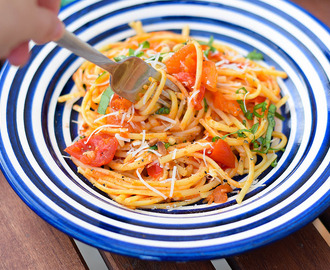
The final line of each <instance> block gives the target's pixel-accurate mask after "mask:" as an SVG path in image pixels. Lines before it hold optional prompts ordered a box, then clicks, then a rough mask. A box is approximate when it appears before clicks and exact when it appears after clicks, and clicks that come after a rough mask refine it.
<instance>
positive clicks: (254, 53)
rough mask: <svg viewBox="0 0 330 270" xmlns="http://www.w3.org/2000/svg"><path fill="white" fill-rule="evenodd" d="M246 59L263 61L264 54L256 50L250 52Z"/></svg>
mask: <svg viewBox="0 0 330 270" xmlns="http://www.w3.org/2000/svg"><path fill="white" fill-rule="evenodd" d="M246 58H248V59H250V60H263V59H264V56H263V54H262V53H260V52H257V51H256V50H253V51H252V52H249V53H248V55H247V56H246Z"/></svg>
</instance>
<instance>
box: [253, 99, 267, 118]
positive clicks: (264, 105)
mask: <svg viewBox="0 0 330 270" xmlns="http://www.w3.org/2000/svg"><path fill="white" fill-rule="evenodd" d="M259 109H261V111H262V114H259V113H258V112H257V110H259ZM266 109H267V103H266V102H261V103H259V104H257V105H255V106H254V107H253V114H254V115H255V116H256V117H258V118H263V117H264V116H265V111H266Z"/></svg>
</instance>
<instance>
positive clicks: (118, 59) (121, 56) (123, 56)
mask: <svg viewBox="0 0 330 270" xmlns="http://www.w3.org/2000/svg"><path fill="white" fill-rule="evenodd" d="M125 58H126V55H118V56H116V57H114V58H113V60H115V61H116V62H119V61H121V60H123V59H125Z"/></svg>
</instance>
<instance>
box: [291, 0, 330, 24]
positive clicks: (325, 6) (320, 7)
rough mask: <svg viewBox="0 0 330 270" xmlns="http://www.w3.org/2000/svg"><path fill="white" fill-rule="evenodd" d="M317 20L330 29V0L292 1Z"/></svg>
mask: <svg viewBox="0 0 330 270" xmlns="http://www.w3.org/2000/svg"><path fill="white" fill-rule="evenodd" d="M292 2H293V3H295V4H297V5H299V6H301V7H302V8H304V9H305V10H307V11H308V12H310V13H311V14H312V15H314V16H315V17H316V18H317V19H319V20H320V21H322V22H323V23H324V24H326V25H327V26H329V27H330V16H329V14H330V1H329V0H292Z"/></svg>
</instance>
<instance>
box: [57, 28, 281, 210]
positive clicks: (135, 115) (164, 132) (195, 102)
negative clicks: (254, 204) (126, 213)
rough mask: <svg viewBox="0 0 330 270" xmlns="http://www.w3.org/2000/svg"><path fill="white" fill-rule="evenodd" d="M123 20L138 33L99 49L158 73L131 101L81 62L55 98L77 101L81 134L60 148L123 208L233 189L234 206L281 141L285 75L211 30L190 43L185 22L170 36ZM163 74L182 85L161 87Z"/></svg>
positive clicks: (213, 199) (188, 200)
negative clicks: (68, 87)
mask: <svg viewBox="0 0 330 270" xmlns="http://www.w3.org/2000/svg"><path fill="white" fill-rule="evenodd" d="M131 26H132V28H133V29H135V31H136V33H137V35H136V36H133V37H131V38H128V39H127V40H125V41H123V42H117V43H113V44H109V45H108V46H106V47H105V48H103V50H102V52H103V53H104V54H105V55H106V56H107V57H109V58H110V59H112V60H114V61H120V60H121V59H123V58H125V57H128V56H138V57H141V58H142V59H144V60H145V61H146V62H147V63H149V64H150V65H151V66H153V67H154V68H156V69H157V70H158V71H159V72H160V73H161V75H162V77H161V80H160V81H155V80H154V79H152V78H150V84H148V85H146V86H145V91H144V94H143V95H142V96H141V98H140V99H139V101H138V102H136V103H135V104H133V103H131V102H130V101H128V100H125V99H123V98H121V97H119V96H118V95H117V94H115V93H113V92H112V90H111V89H110V88H109V76H110V75H109V74H108V73H107V72H104V71H103V70H102V69H101V68H99V67H97V66H95V65H94V64H92V63H89V62H85V63H84V64H82V66H81V67H80V68H79V69H78V70H77V71H76V72H75V74H74V75H73V79H74V81H75V85H76V88H77V91H76V92H74V93H71V94H69V95H66V96H61V97H60V98H59V101H60V102H64V101H66V100H68V99H71V98H76V97H82V98H83V99H82V103H81V105H80V106H76V107H75V109H76V110H78V111H79V112H80V114H81V116H82V119H83V124H82V128H81V130H80V133H81V134H80V139H79V140H77V141H76V142H75V143H73V144H72V145H70V146H68V147H67V148H66V149H65V151H66V152H67V153H69V154H70V155H71V157H72V160H73V162H74V163H75V164H76V165H77V167H78V172H79V173H81V174H82V175H83V176H85V177H86V178H87V179H88V180H89V181H90V182H91V183H92V184H93V185H94V186H95V187H97V188H98V189H100V190H102V191H103V192H105V193H107V194H108V195H109V196H110V197H111V198H112V199H113V200H115V201H116V202H118V203H120V204H122V205H125V206H127V207H130V208H151V209H153V208H170V207H179V206H183V205H189V204H193V203H196V202H198V201H203V202H205V203H209V204H210V203H223V202H226V201H227V198H228V193H230V192H232V191H233V190H234V189H237V190H238V191H239V193H238V195H237V198H236V201H237V202H238V203H241V202H242V200H243V198H244V196H245V195H246V193H247V192H248V190H249V189H250V187H251V185H252V183H253V181H254V180H255V179H256V178H257V177H258V176H259V175H260V174H261V173H262V172H263V171H265V170H266V169H267V168H268V167H270V166H271V165H274V164H275V163H276V159H277V154H276V153H277V152H278V151H281V150H283V149H284V147H285V145H286V142H287V138H286V136H285V135H284V134H283V133H281V132H278V131H275V130H274V126H275V117H279V118H282V116H280V115H279V114H278V113H277V110H278V109H279V107H280V106H282V105H283V104H285V102H286V100H287V97H283V98H281V96H280V87H279V85H278V83H277V78H278V77H280V78H286V74H285V73H284V72H282V71H278V70H275V69H274V68H268V67H264V66H262V65H261V64H258V63H257V61H254V60H253V59H256V58H258V57H259V58H260V54H258V53H257V52H255V51H254V52H253V53H252V54H249V55H248V57H243V56H241V55H240V54H239V53H237V52H236V51H235V50H234V49H232V48H230V47H228V46H226V45H223V44H219V43H217V42H215V41H214V40H213V38H212V37H211V38H210V40H209V41H197V40H195V39H193V38H191V37H190V36H189V28H188V27H185V28H184V29H183V31H182V34H176V33H172V32H166V31H161V32H152V33H146V32H144V30H143V28H142V25H141V23H140V22H134V23H132V24H131ZM166 79H169V80H171V81H172V82H173V83H175V84H176V85H177V87H178V89H179V90H180V91H179V92H174V91H172V90H170V89H168V88H167V87H166V86H165V80H166ZM239 176H242V177H243V176H245V178H243V179H242V180H240V181H238V180H235V179H237V177H239ZM242 177H239V178H242Z"/></svg>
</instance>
